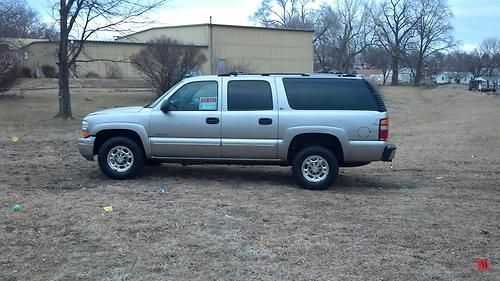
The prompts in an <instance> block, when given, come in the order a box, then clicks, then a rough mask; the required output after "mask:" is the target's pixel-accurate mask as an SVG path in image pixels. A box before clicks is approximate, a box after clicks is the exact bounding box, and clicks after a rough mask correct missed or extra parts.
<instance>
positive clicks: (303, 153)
mask: <svg viewBox="0 0 500 281" xmlns="http://www.w3.org/2000/svg"><path fill="white" fill-rule="evenodd" d="M313 155H317V156H321V157H323V158H324V159H325V160H326V161H327V162H328V166H329V171H328V176H327V177H326V178H325V179H324V180H322V181H320V182H310V181H309V180H307V179H306V178H305V177H304V176H303V174H302V163H303V162H304V160H305V159H306V158H307V157H310V156H313ZM292 172H293V175H294V177H295V180H296V181H297V183H298V184H299V185H300V186H301V187H303V188H306V189H311V190H324V189H327V188H328V187H330V186H331V185H332V184H333V183H334V182H335V180H336V179H337V176H338V173H339V164H338V161H337V158H336V157H335V155H334V154H333V153H332V152H331V151H330V150H328V149H326V148H324V147H321V146H309V147H305V148H303V149H302V150H300V151H299V152H298V153H297V155H296V156H295V158H294V160H293V163H292Z"/></svg>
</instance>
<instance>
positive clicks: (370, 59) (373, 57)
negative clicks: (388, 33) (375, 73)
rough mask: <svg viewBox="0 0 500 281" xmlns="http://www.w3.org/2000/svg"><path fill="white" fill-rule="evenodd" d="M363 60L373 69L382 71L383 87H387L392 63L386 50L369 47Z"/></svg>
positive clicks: (364, 53)
mask: <svg viewBox="0 0 500 281" xmlns="http://www.w3.org/2000/svg"><path fill="white" fill-rule="evenodd" d="M363 60H364V62H365V63H367V64H369V65H370V66H371V67H375V68H377V69H381V70H382V75H383V77H382V78H383V80H382V85H385V83H386V82H387V78H388V77H389V65H390V63H391V57H390V56H389V54H388V53H387V52H386V51H385V49H384V48H382V47H378V46H372V47H368V48H366V49H365V50H364V52H363Z"/></svg>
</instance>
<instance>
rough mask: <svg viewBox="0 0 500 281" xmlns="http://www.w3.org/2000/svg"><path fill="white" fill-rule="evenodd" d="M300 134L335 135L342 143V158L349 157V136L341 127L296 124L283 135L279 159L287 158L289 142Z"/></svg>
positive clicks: (279, 148)
mask: <svg viewBox="0 0 500 281" xmlns="http://www.w3.org/2000/svg"><path fill="white" fill-rule="evenodd" d="M301 134H327V135H332V136H334V137H336V138H337V139H338V140H339V141H340V144H341V145H342V151H343V152H344V159H349V157H348V156H349V155H350V153H351V151H350V147H349V138H348V137H347V132H346V131H345V130H344V129H342V128H338V127H331V126H297V127H291V128H289V129H288V130H287V131H286V133H285V135H284V136H283V140H282V141H281V143H280V145H279V147H278V157H279V158H280V159H284V160H286V159H288V158H287V157H288V148H289V147H290V143H291V142H292V140H293V138H295V137H296V136H298V135H301Z"/></svg>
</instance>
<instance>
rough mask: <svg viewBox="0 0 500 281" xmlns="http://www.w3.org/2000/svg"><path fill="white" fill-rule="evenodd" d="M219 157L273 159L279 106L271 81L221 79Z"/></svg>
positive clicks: (275, 149) (269, 78)
mask: <svg viewBox="0 0 500 281" xmlns="http://www.w3.org/2000/svg"><path fill="white" fill-rule="evenodd" d="M222 85H223V87H222V88H223V102H222V133H221V137H222V157H223V158H239V159H276V158H277V156H278V110H277V108H278V103H277V99H276V87H275V80H274V78H272V77H258V78H256V77H251V76H249V77H242V76H240V77H224V78H223V79H222Z"/></svg>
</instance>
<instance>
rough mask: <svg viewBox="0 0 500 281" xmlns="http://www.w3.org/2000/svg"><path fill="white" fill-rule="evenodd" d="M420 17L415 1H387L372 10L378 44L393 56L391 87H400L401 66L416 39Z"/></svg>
mask: <svg viewBox="0 0 500 281" xmlns="http://www.w3.org/2000/svg"><path fill="white" fill-rule="evenodd" d="M419 17H420V13H418V10H417V9H416V6H415V5H414V1H413V0H386V1H384V2H382V3H381V4H380V5H379V7H378V9H374V10H372V18H373V20H374V23H375V35H376V38H377V42H378V44H379V45H380V46H383V47H384V49H385V50H386V51H387V53H389V55H390V56H391V60H392V61H391V70H392V79H391V85H398V75H399V65H400V63H401V61H402V60H403V59H404V55H405V53H406V52H407V51H408V47H409V43H410V42H411V39H413V38H414V37H415V26H416V25H417V23H418V20H419Z"/></svg>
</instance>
